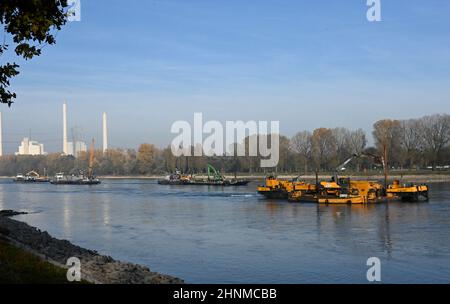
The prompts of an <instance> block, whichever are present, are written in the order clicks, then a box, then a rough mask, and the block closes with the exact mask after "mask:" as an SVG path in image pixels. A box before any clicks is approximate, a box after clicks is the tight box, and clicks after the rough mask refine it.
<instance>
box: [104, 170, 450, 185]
mask: <svg viewBox="0 0 450 304" xmlns="http://www.w3.org/2000/svg"><path fill="white" fill-rule="evenodd" d="M331 175H332V174H331V173H328V174H320V175H319V179H320V180H328V179H330V176H331ZM342 175H345V176H350V177H351V178H352V179H355V180H367V179H370V180H380V181H382V180H384V176H383V175H381V174H355V175H352V174H348V175H346V174H342ZM195 177H196V178H199V179H202V178H203V179H206V178H208V176H207V175H201V174H199V175H195ZM265 177H266V175H263V174H260V175H256V174H238V175H236V178H237V179H247V180H252V181H263V180H264V179H265ZM277 177H278V178H280V179H294V178H297V177H298V175H295V174H278V175H277ZM99 178H100V179H104V180H115V179H116V180H120V179H141V180H158V179H164V178H165V176H162V175H149V176H111V175H108V176H100V177H99ZM225 178H227V179H233V178H235V176H234V175H229V174H226V175H225ZM300 179H302V180H307V181H313V180H315V179H316V176H315V175H313V174H308V175H302V176H300ZM395 179H398V180H401V181H402V182H416V183H437V182H449V181H450V172H445V173H444V172H443V173H438V174H429V173H404V174H401V173H395V174H392V175H389V180H390V181H392V180H395Z"/></svg>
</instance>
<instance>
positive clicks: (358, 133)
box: [345, 129, 367, 172]
mask: <svg viewBox="0 0 450 304" xmlns="http://www.w3.org/2000/svg"><path fill="white" fill-rule="evenodd" d="M345 142H346V146H347V149H348V151H349V152H350V154H361V153H362V152H363V151H364V149H365V148H366V145H367V139H366V133H365V132H364V131H363V130H362V129H357V130H354V131H350V132H349V133H348V134H347V137H346V140H345ZM359 168H360V162H359V161H357V162H356V171H358V172H359Z"/></svg>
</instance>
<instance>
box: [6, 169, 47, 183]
mask: <svg viewBox="0 0 450 304" xmlns="http://www.w3.org/2000/svg"><path fill="white" fill-rule="evenodd" d="M14 181H15V182H16V183H46V182H49V181H50V180H49V179H48V178H47V177H42V176H40V175H39V173H37V172H36V171H30V172H28V173H27V174H25V175H23V174H22V173H19V174H17V175H16V177H15V178H14Z"/></svg>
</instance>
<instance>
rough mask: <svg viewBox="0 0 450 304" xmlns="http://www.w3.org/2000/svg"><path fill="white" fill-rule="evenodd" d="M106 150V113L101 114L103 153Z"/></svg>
mask: <svg viewBox="0 0 450 304" xmlns="http://www.w3.org/2000/svg"><path fill="white" fill-rule="evenodd" d="M106 150H108V122H107V118H106V113H105V112H103V153H105V152H106Z"/></svg>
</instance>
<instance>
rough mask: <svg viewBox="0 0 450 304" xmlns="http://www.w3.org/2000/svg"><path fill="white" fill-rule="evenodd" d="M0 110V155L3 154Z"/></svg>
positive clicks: (0, 115) (0, 114)
mask: <svg viewBox="0 0 450 304" xmlns="http://www.w3.org/2000/svg"><path fill="white" fill-rule="evenodd" d="M2 124H3V122H2V112H0V157H2V156H3V126H2Z"/></svg>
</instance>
